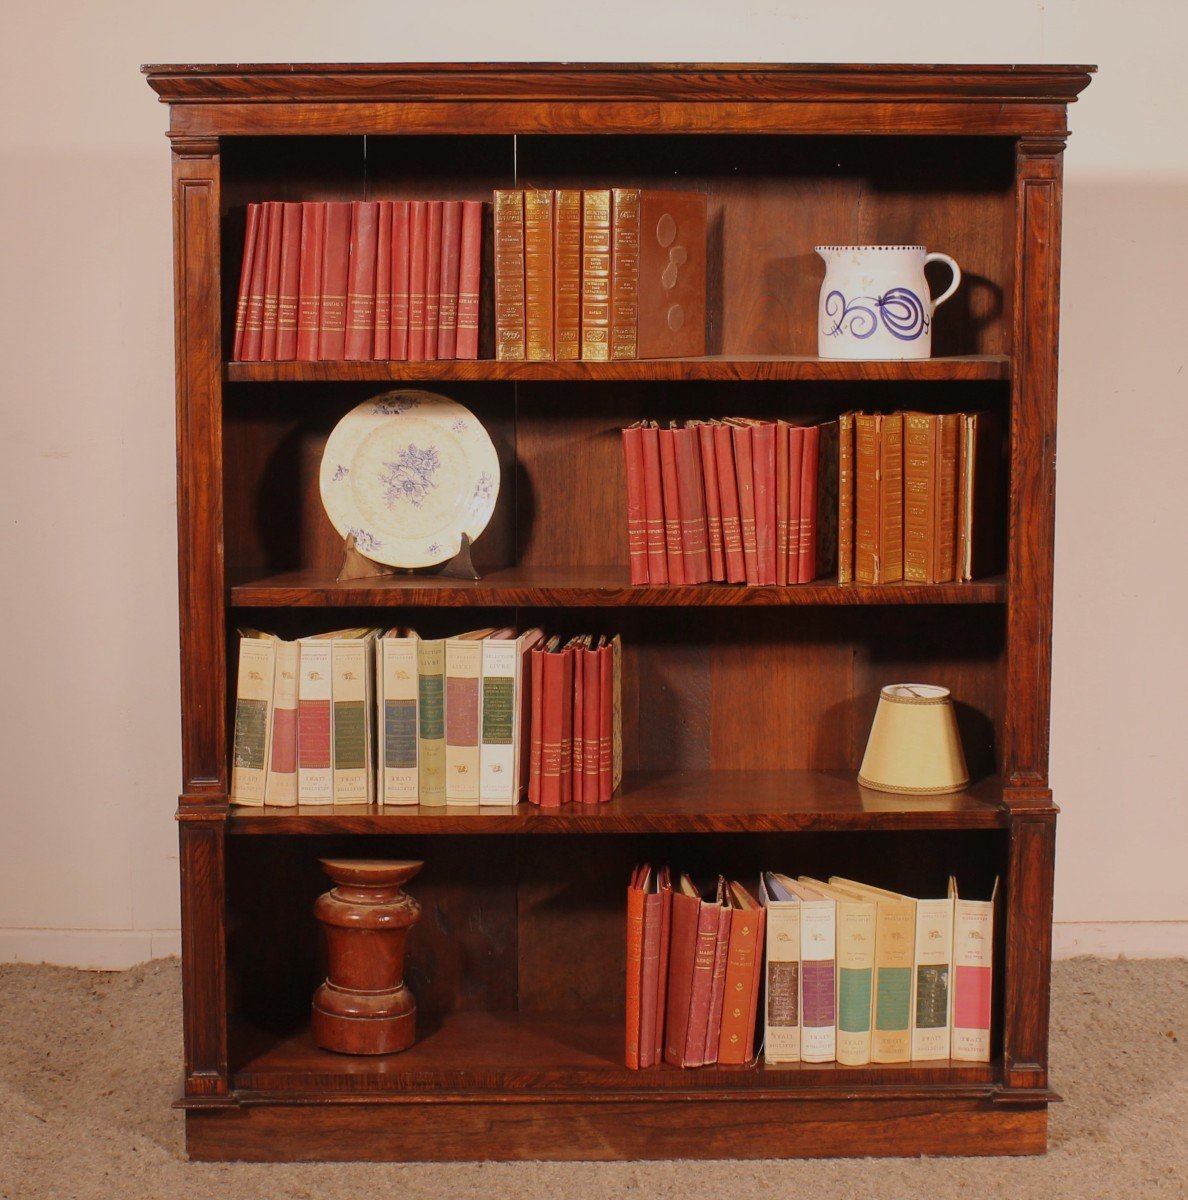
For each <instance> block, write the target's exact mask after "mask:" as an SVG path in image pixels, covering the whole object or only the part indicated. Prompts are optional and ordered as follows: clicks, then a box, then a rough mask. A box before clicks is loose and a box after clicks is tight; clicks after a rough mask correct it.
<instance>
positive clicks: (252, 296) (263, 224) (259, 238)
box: [241, 204, 272, 362]
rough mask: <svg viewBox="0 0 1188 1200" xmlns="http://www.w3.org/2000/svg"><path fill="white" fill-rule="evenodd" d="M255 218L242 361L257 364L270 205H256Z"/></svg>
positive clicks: (261, 334) (262, 310)
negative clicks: (257, 212) (253, 247)
mask: <svg viewBox="0 0 1188 1200" xmlns="http://www.w3.org/2000/svg"><path fill="white" fill-rule="evenodd" d="M259 210H260V212H259V216H258V217H257V218H256V249H255V251H254V252H253V254H252V279H251V283H249V284H248V298H247V311H246V313H245V315H244V321H243V346H242V347H241V353H242V357H243V361H244V362H259V361H260V349H261V346H262V345H263V343H264V286H265V285H264V276H265V273H266V270H267V263H268V227H269V225H271V224H272V206H271V205H270V204H261V205H259Z"/></svg>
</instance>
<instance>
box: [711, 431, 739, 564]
mask: <svg viewBox="0 0 1188 1200" xmlns="http://www.w3.org/2000/svg"><path fill="white" fill-rule="evenodd" d="M714 460H715V465H716V467H717V469H718V499H719V502H720V503H721V505H722V551H723V553H724V554H725V556H726V582H727V583H745V582H746V579H747V572H746V566H745V563H744V560H743V542H742V520H741V516H740V513H739V502H738V476H737V474H736V473H735V467H734V431H733V430H732V429H731V427H730V426H729V425H726V424H715V425H714Z"/></svg>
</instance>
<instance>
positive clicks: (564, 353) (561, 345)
mask: <svg viewBox="0 0 1188 1200" xmlns="http://www.w3.org/2000/svg"><path fill="white" fill-rule="evenodd" d="M553 354H554V357H555V358H556V359H557V361H558V362H567V361H571V360H573V359H576V358H580V357H581V354H582V193H581V192H580V191H579V190H578V189H577V188H558V189H557V191H556V193H555V195H554V198H553Z"/></svg>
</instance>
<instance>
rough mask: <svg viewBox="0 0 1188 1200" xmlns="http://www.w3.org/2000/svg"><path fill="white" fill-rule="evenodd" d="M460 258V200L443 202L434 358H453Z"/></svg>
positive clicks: (456, 340) (456, 338)
mask: <svg viewBox="0 0 1188 1200" xmlns="http://www.w3.org/2000/svg"><path fill="white" fill-rule="evenodd" d="M461 256H462V201H461V200H447V201H446V202H445V203H444V205H443V206H442V212H441V288H440V291H441V304H440V306H439V308H438V310H437V357H438V358H444V359H451V358H456V357H457V348H458V283H459V272H460V266H461Z"/></svg>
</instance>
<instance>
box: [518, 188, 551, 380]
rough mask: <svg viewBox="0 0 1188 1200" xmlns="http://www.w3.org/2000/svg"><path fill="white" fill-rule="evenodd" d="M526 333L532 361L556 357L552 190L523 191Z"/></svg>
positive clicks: (533, 189)
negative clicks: (554, 350) (554, 337)
mask: <svg viewBox="0 0 1188 1200" xmlns="http://www.w3.org/2000/svg"><path fill="white" fill-rule="evenodd" d="M524 337H525V349H524V354H525V357H526V358H527V359H528V360H529V361H530V362H551V361H552V360H553V193H552V192H551V191H550V190H548V189H547V188H530V189H529V190H528V191H526V192H525V193H524Z"/></svg>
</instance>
